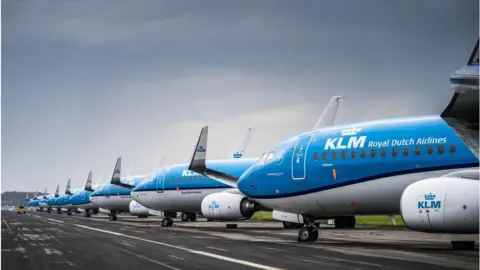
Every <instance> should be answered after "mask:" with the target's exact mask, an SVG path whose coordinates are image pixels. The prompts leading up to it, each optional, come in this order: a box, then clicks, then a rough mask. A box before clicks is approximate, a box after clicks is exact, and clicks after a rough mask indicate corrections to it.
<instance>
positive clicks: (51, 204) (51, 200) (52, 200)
mask: <svg viewBox="0 0 480 270" xmlns="http://www.w3.org/2000/svg"><path fill="white" fill-rule="evenodd" d="M59 196H60V185H57V189H56V190H55V193H54V195H53V196H48V197H47V198H46V202H45V205H46V206H47V207H48V209H47V212H48V213H50V212H51V211H52V210H53V209H56V210H57V213H59V214H60V213H61V208H58V207H57V204H56V202H57V199H58V197H59Z"/></svg>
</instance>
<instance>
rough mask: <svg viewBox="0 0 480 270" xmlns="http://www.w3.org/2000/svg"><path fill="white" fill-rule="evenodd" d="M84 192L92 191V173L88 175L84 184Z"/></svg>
mask: <svg viewBox="0 0 480 270" xmlns="http://www.w3.org/2000/svg"><path fill="white" fill-rule="evenodd" d="M85 190H86V191H93V189H92V171H90V172H89V173H88V177H87V182H86V183H85Z"/></svg>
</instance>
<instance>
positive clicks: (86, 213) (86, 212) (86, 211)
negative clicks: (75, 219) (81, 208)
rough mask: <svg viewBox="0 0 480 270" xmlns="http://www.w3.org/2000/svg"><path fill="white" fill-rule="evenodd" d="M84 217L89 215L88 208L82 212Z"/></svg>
mask: <svg viewBox="0 0 480 270" xmlns="http://www.w3.org/2000/svg"><path fill="white" fill-rule="evenodd" d="M83 216H84V217H90V216H91V214H90V209H86V210H85V214H83Z"/></svg>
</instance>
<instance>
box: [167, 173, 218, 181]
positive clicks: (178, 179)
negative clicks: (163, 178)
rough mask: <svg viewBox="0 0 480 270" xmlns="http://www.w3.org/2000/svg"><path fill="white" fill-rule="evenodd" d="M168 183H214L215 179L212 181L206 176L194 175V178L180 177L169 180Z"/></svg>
mask: <svg viewBox="0 0 480 270" xmlns="http://www.w3.org/2000/svg"><path fill="white" fill-rule="evenodd" d="M167 181H168V182H188V181H190V182H193V181H214V180H213V179H210V178H208V177H206V176H203V175H194V176H184V177H178V178H168V179H167Z"/></svg>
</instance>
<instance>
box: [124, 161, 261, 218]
mask: <svg viewBox="0 0 480 270" xmlns="http://www.w3.org/2000/svg"><path fill="white" fill-rule="evenodd" d="M256 161H257V159H256V158H255V159H249V158H242V159H229V160H213V161H209V162H207V163H208V165H209V166H210V167H212V168H216V169H219V170H222V171H223V172H225V173H227V174H230V175H232V176H237V177H238V176H240V175H241V174H242V173H243V172H245V171H246V170H247V169H248V168H249V167H250V166H251V165H252V164H254V163H255V162H256ZM188 165H189V164H188V163H184V164H177V165H172V166H170V167H168V168H166V170H161V171H159V172H158V173H157V174H156V175H155V176H154V177H152V178H151V179H150V180H149V181H145V182H143V183H141V184H139V185H137V186H136V187H135V189H134V190H133V191H132V199H134V200H135V201H138V202H139V203H140V204H142V205H143V206H145V207H147V208H150V209H154V210H159V211H171V212H199V211H201V203H202V200H203V199H204V198H205V197H206V196H208V195H210V194H213V193H218V192H222V191H224V190H226V189H231V187H230V186H228V185H225V184H223V183H221V182H218V181H216V180H214V179H212V178H209V177H206V176H203V175H201V174H198V173H195V172H192V171H189V170H188Z"/></svg>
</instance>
